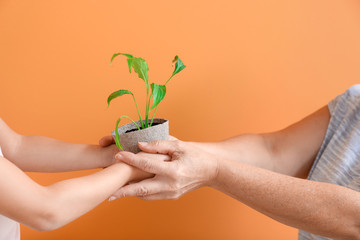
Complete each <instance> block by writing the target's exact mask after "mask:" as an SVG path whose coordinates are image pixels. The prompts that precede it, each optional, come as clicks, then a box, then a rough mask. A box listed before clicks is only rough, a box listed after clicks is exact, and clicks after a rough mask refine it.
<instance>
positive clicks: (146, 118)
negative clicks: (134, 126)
mask: <svg viewBox="0 0 360 240" xmlns="http://www.w3.org/2000/svg"><path fill="white" fill-rule="evenodd" d="M149 104H150V101H149V84H147V85H146V109H145V128H148V126H149Z"/></svg>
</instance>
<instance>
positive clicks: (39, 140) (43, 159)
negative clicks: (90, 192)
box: [8, 136, 118, 172]
mask: <svg viewBox="0 0 360 240" xmlns="http://www.w3.org/2000/svg"><path fill="white" fill-rule="evenodd" d="M117 152H118V149H117V148H116V147H115V145H112V146H109V147H106V148H102V147H100V146H97V145H88V144H76V143H67V142H63V141H60V140H56V139H51V138H47V137H41V136H21V140H20V143H19V144H18V147H17V149H16V151H15V153H14V154H12V156H9V157H8V159H9V160H10V161H12V162H13V163H14V164H15V165H17V166H18V167H19V168H21V169H22V170H23V171H34V172H64V171H75V170H83V169H92V168H100V167H107V166H109V165H111V164H112V163H114V161H115V160H114V155H115V154H116V153H117Z"/></svg>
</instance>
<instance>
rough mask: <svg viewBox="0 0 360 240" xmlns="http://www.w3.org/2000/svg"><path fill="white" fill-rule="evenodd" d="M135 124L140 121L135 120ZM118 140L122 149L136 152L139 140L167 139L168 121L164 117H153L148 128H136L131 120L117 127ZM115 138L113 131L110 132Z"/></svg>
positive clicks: (138, 149)
mask: <svg viewBox="0 0 360 240" xmlns="http://www.w3.org/2000/svg"><path fill="white" fill-rule="evenodd" d="M136 124H137V125H139V126H140V125H141V123H140V121H136ZM118 132H119V142H120V144H121V146H122V147H123V148H124V151H128V152H132V153H138V152H140V151H141V150H140V148H139V147H138V143H139V142H151V141H154V140H168V139H169V121H168V120H166V119H161V118H155V119H154V122H153V125H152V126H151V127H149V128H145V129H141V130H138V129H137V127H136V126H135V124H134V123H133V122H131V123H128V124H126V125H123V126H121V127H119V128H118ZM112 136H113V138H114V139H115V131H113V132H112Z"/></svg>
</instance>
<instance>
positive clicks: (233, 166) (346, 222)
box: [212, 160, 360, 239]
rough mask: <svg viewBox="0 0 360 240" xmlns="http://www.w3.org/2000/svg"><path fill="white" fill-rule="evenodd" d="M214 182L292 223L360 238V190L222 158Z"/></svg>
mask: <svg viewBox="0 0 360 240" xmlns="http://www.w3.org/2000/svg"><path fill="white" fill-rule="evenodd" d="M212 186H213V187H214V188H216V189H218V190H220V191H222V192H224V193H226V194H228V195H230V196H232V197H234V198H236V199H238V200H239V201H241V202H243V203H244V204H246V205H248V206H250V207H252V208H254V209H256V210H257V211H259V212H261V213H263V214H265V215H267V216H269V217H271V218H273V219H275V220H277V221H280V222H282V223H284V224H287V225H289V226H293V227H296V228H300V229H303V230H306V231H309V232H312V233H314V234H319V235H323V236H327V237H331V238H337V239H359V236H360V221H359V218H358V216H359V214H360V197H359V193H357V192H355V191H353V190H350V189H347V188H344V187H340V186H337V185H332V184H327V183H321V182H313V181H309V180H303V179H298V178H294V177H289V176H285V175H281V174H278V173H274V172H271V171H267V170H264V169H260V168H256V167H253V166H249V165H246V164H241V163H237V162H233V161H228V160H224V161H221V163H220V164H219V168H218V175H217V178H216V180H215V181H214V182H213V183H212Z"/></svg>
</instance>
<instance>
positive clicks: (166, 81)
mask: <svg viewBox="0 0 360 240" xmlns="http://www.w3.org/2000/svg"><path fill="white" fill-rule="evenodd" d="M173 76H174V74H173V75H171V77H170V78H169V80H167V81H166V83H165V86H166V84H167V83H168V82H169V81H170V79H172V77H173Z"/></svg>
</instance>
